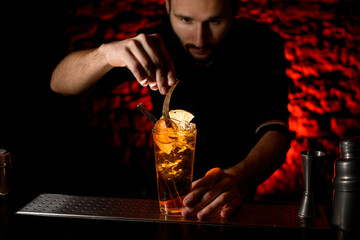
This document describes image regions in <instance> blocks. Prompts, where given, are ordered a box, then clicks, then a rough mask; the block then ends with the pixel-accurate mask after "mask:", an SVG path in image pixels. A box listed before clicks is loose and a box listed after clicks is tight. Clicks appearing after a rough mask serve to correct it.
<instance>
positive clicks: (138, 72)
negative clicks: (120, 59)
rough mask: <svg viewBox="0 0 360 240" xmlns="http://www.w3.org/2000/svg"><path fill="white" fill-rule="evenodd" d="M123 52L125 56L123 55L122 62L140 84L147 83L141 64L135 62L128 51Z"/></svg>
mask: <svg viewBox="0 0 360 240" xmlns="http://www.w3.org/2000/svg"><path fill="white" fill-rule="evenodd" d="M125 52H126V54H124V62H125V63H126V67H127V68H128V69H129V70H130V71H131V72H132V74H133V75H134V77H135V78H136V80H137V81H138V82H139V83H140V84H142V85H143V84H145V83H147V82H148V79H149V78H148V75H147V73H146V71H145V69H144V68H143V66H142V64H141V63H140V62H139V61H138V60H137V58H136V57H135V56H134V54H133V53H132V52H131V51H130V49H126V51H125Z"/></svg>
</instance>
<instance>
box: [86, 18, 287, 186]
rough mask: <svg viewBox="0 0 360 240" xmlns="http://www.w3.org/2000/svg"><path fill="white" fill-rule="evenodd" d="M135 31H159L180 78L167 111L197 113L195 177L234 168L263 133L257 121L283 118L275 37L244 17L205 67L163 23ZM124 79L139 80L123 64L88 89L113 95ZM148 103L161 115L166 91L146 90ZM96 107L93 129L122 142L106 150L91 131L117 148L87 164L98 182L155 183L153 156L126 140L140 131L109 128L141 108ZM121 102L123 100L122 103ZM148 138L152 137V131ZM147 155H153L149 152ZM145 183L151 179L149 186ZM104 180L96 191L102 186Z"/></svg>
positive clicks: (280, 54) (280, 55)
mask: <svg viewBox="0 0 360 240" xmlns="http://www.w3.org/2000/svg"><path fill="white" fill-rule="evenodd" d="M140 32H144V33H149V34H150V33H158V34H160V35H161V36H162V38H163V40H164V42H165V45H166V47H167V50H168V52H169V54H170V56H171V58H172V60H173V63H174V67H175V71H176V75H177V78H178V79H179V80H180V83H179V84H178V85H177V87H176V89H175V91H174V93H173V95H172V98H171V102H170V109H184V110H187V111H189V112H191V113H192V114H194V115H195V118H194V119H193V122H194V123H196V125H197V128H198V133H197V143H196V151H195V152H196V156H195V165H194V180H195V179H198V178H200V177H202V176H203V175H204V174H205V173H206V172H207V171H208V170H209V169H211V168H213V167H221V168H227V167H231V166H233V165H235V164H237V163H239V162H240V161H241V160H242V159H244V157H245V156H246V155H247V154H248V152H249V151H250V149H251V148H252V147H253V146H254V144H255V143H256V141H257V140H258V139H259V137H260V136H259V135H257V134H256V133H255V131H256V128H257V127H258V126H259V125H260V124H262V123H264V122H266V121H268V120H280V121H283V122H285V123H287V121H288V111H287V103H288V83H287V78H286V75H285V57H284V51H283V47H282V41H281V39H280V37H279V36H278V35H277V34H275V33H274V32H272V31H271V30H270V29H269V28H268V27H266V26H264V25H261V24H258V23H255V22H253V21H250V20H247V19H237V20H236V21H234V23H233V26H232V29H231V31H230V32H229V34H228V35H227V36H226V37H225V38H224V39H223V41H222V44H221V45H220V47H219V49H218V51H217V53H216V56H215V57H216V58H215V61H214V62H213V63H212V65H211V66H210V67H202V66H199V65H197V64H196V63H195V62H194V61H193V59H192V58H191V56H190V55H189V54H188V53H186V52H185V51H184V50H183V48H182V46H181V44H180V43H179V40H178V38H177V37H176V35H175V34H174V32H173V30H172V28H171V26H170V23H169V22H168V21H164V22H162V23H161V24H159V25H156V26H154V27H151V28H149V29H144V30H141V31H140ZM126 81H128V82H130V83H134V84H137V83H136V82H135V81H136V80H135V78H134V77H133V76H132V74H131V72H130V71H129V70H128V69H127V68H114V69H112V70H111V71H110V72H109V73H108V74H106V75H105V76H104V77H103V78H102V79H101V80H100V81H99V82H98V84H97V86H96V87H95V89H94V91H93V92H92V93H91V94H92V96H94V98H96V97H99V96H100V97H101V96H104V95H107V94H109V93H110V92H112V93H113V92H114V90H113V89H114V88H115V89H118V85H121V84H124V83H126ZM130 85H131V84H130ZM137 85H138V84H137ZM138 87H140V86H138ZM140 88H141V87H140ZM115 92H116V91H115ZM124 95H125V96H126V93H124ZM126 97H128V96H126ZM126 97H125V98H126ZM130 97H131V96H130ZM125 98H124V99H125ZM124 99H122V100H121V101H123V100H124ZM151 100H152V104H153V106H154V109H153V110H152V113H153V114H154V115H155V116H156V117H157V118H160V116H161V115H162V113H161V109H162V105H163V100H164V96H162V95H160V93H159V92H158V91H151ZM140 101H141V100H140ZM125 103H126V102H125ZM97 104H98V105H99V106H97V108H99V109H100V110H98V113H99V114H97V116H96V118H95V119H98V120H97V121H98V122H97V123H96V124H104V123H105V125H106V127H105V128H103V129H97V130H94V132H95V131H97V134H99V133H100V135H102V137H104V135H106V134H110V135H111V133H109V130H110V131H112V134H114V135H117V136H118V138H119V141H121V147H119V149H116V150H114V149H111V148H110V147H109V145H110V144H111V142H106V141H105V142H104V141H103V140H102V139H101V138H99V137H94V136H95V135H93V136H92V137H93V138H94V139H96V140H97V141H98V144H100V145H102V148H103V149H105V150H108V151H114V152H113V153H110V154H109V155H101V154H99V155H100V157H99V158H102V159H98V162H97V161H96V160H93V161H92V162H93V163H95V164H98V165H92V166H95V167H96V168H97V169H98V170H97V172H98V173H100V172H102V171H103V173H104V174H103V175H104V178H100V177H99V178H97V182H99V181H98V180H100V179H109V180H108V182H112V184H115V185H118V186H119V188H118V190H119V191H122V192H126V191H129V192H133V190H134V189H136V188H142V187H144V188H148V187H150V188H152V187H154V186H155V184H154V180H155V167H154V165H153V162H154V158H153V155H149V152H146V151H143V150H142V149H141V148H138V146H136V145H135V144H134V141H133V140H132V139H131V138H134V137H135V138H136V137H139V136H142V137H144V135H140V134H139V133H138V132H136V131H137V130H136V129H135V133H129V131H128V130H126V131H123V130H121V129H120V130H119V128H116V129H115V127H113V128H111V127H109V125H111V124H113V125H115V124H117V123H114V122H116V121H119V122H121V121H123V120H124V118H129V121H128V122H129V123H132V122H133V121H134V119H135V118H136V117H134V116H133V115H134V114H135V115H136V114H140V113H139V111H138V110H137V109H134V108H133V110H129V109H125V110H124V109H120V110H114V111H111V114H107V113H106V112H105V113H104V114H102V115H101V112H104V111H103V110H102V108H106V107H107V108H111V106H108V105H107V106H105V107H104V106H101V105H102V100H100V103H99V101H98V103H97ZM120 104H124V101H123V102H121V103H120ZM103 105H104V104H103ZM105 115H111V116H110V117H109V118H111V119H112V120H111V121H107V120H106V121H105V120H103V121H102V122H100V121H101V119H102V118H103V116H105ZM137 118H138V117H137ZM91 120H92V121H94V120H93V119H91ZM96 124H95V125H96ZM118 125H120V126H121V124H118ZM118 125H115V126H118ZM122 127H123V129H126V128H127V127H129V126H127V125H126V124H124V126H122ZM132 127H135V128H136V127H139V126H132ZM106 128H107V131H106ZM104 129H105V131H104ZM149 130H150V129H149ZM107 137H110V136H107ZM146 137H148V141H150V138H151V133H150V131H148V133H147V135H146ZM105 138H106V136H105ZM105 138H104V139H105ZM99 139H100V140H99ZM144 141H147V140H144ZM93 145H94V146H95V145H96V144H93ZM94 149H95V150H96V149H101V147H97V148H91V147H90V148H87V153H88V155H91V156H89V159H90V158H94V156H96V154H94V153H93V152H94V151H95V150H94ZM98 152H101V151H100V150H99V151H98ZM119 152H122V153H121V154H119ZM130 152H131V153H130ZM150 153H151V154H153V150H152V149H151V150H150ZM125 157H126V158H127V159H125ZM89 161H90V160H89ZM125 162H126V164H125ZM150 163H152V164H150ZM105 169H108V170H109V171H110V172H109V171H108V170H105ZM106 171H107V173H106ZM149 172H150V173H151V174H149ZM111 176H112V177H111ZM110 179H115V180H110ZM136 182H137V183H136ZM149 182H152V184H147V183H149ZM106 184H107V183H104V185H103V186H102V187H101V188H102V189H105V186H106ZM125 186H128V188H126V187H125ZM150 192H154V191H150ZM155 192H156V190H155Z"/></svg>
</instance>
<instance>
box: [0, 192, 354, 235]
mask: <svg viewBox="0 0 360 240" xmlns="http://www.w3.org/2000/svg"><path fill="white" fill-rule="evenodd" d="M298 208H299V205H298V204H294V203H281V204H277V203H261V202H259V203H246V204H243V205H242V206H241V207H240V208H239V209H238V210H237V211H236V212H235V213H234V214H233V216H232V217H230V218H229V219H227V220H225V219H222V218H220V217H219V216H218V212H216V213H214V214H213V215H212V216H210V217H209V218H208V219H207V220H206V221H199V220H197V219H196V218H195V217H190V218H184V217H181V216H165V215H162V214H161V213H160V211H159V205H158V201H157V200H151V199H133V198H109V197H91V196H73V195H64V194H41V195H39V196H38V197H36V198H35V199H34V200H32V201H30V202H29V203H27V204H26V205H25V206H23V207H21V208H20V209H18V210H16V211H14V212H13V213H9V216H8V218H6V217H4V214H3V213H2V219H1V225H2V227H1V228H2V230H0V238H1V239H88V238H91V239H94V238H98V239H110V238H111V239H128V238H130V237H131V238H132V239H134V238H135V239H187V240H188V239H189V240H190V239H207V240H211V239H236V238H239V239H240V238H241V239H269V238H276V239H319V238H321V239H350V238H347V237H346V236H345V235H344V234H343V232H341V231H337V230H334V229H331V226H330V224H329V220H328V217H327V214H326V209H325V208H324V207H322V206H319V210H320V216H319V217H318V218H316V219H313V220H306V221H305V220H304V219H300V218H298V217H297V215H296V212H297V210H298ZM2 211H4V208H2Z"/></svg>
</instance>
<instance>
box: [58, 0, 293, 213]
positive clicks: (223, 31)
mask: <svg viewBox="0 0 360 240" xmlns="http://www.w3.org/2000/svg"><path fill="white" fill-rule="evenodd" d="M237 9H238V5H237V1H235V0H171V1H170V0H166V10H167V13H168V15H167V16H166V17H165V19H164V20H163V21H162V22H161V23H160V24H158V25H156V26H153V27H151V28H148V29H142V30H141V31H139V34H138V35H137V36H135V37H132V38H128V39H124V40H121V41H113V42H108V43H103V44H102V45H100V46H99V47H96V48H92V49H86V50H80V51H74V52H72V53H70V54H68V55H67V56H66V57H65V58H64V59H63V60H62V61H61V62H60V63H59V64H58V65H57V67H56V68H55V70H54V72H53V74H52V79H51V88H52V90H53V91H55V92H57V93H60V94H63V95H79V94H83V93H85V92H88V91H89V89H91V90H92V91H97V89H109V91H110V89H112V88H114V87H116V86H118V85H119V84H121V83H122V82H123V81H127V80H129V78H132V79H134V81H137V82H138V83H139V84H140V85H141V86H144V87H149V88H150V89H151V90H153V91H152V93H151V97H152V103H153V106H154V115H156V116H160V115H161V107H162V102H163V96H162V95H164V94H166V93H167V92H168V90H169V87H170V86H173V85H174V84H175V83H176V81H177V79H179V80H180V84H178V86H177V88H176V90H175V91H174V93H173V96H172V99H171V106H175V107H176V108H177V109H184V110H187V111H189V112H191V113H192V114H193V115H194V116H195V118H194V122H195V123H196V125H197V127H198V139H197V147H196V157H195V166H194V177H195V178H194V179H197V180H196V181H194V182H193V187H192V190H191V192H190V193H189V194H188V195H187V196H186V197H185V198H184V200H183V204H184V206H185V207H184V209H183V211H182V215H183V216H190V215H196V216H197V217H198V219H205V218H206V217H208V216H209V215H210V214H211V213H212V212H214V211H216V210H219V209H221V211H220V215H221V217H223V218H228V217H229V216H230V215H231V214H232V213H233V212H234V211H235V210H236V209H237V207H239V206H240V204H241V202H242V198H243V196H244V195H246V194H247V193H249V192H252V191H254V189H256V187H257V186H258V185H259V184H260V183H262V182H263V181H264V180H266V179H267V178H268V177H269V176H270V175H271V174H272V173H273V172H274V171H275V170H276V169H278V168H279V167H280V166H281V164H282V163H283V162H284V160H285V156H286V153H287V150H288V148H289V140H290V139H289V131H288V110H287V103H288V82H287V77H286V75H285V57H284V50H283V47H282V41H281V38H280V37H279V36H278V34H275V33H274V32H272V31H271V30H270V29H269V28H268V27H267V26H264V25H262V24H259V23H256V22H253V21H250V20H248V19H243V18H240V19H236V18H235V14H236V12H237ZM129 73H130V74H129ZM126 184H130V183H126Z"/></svg>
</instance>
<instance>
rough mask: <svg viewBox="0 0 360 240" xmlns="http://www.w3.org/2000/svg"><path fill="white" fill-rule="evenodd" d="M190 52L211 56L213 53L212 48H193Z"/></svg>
mask: <svg viewBox="0 0 360 240" xmlns="http://www.w3.org/2000/svg"><path fill="white" fill-rule="evenodd" d="M189 51H190V52H191V53H193V54H196V55H209V54H210V53H211V48H197V47H191V48H189Z"/></svg>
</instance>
